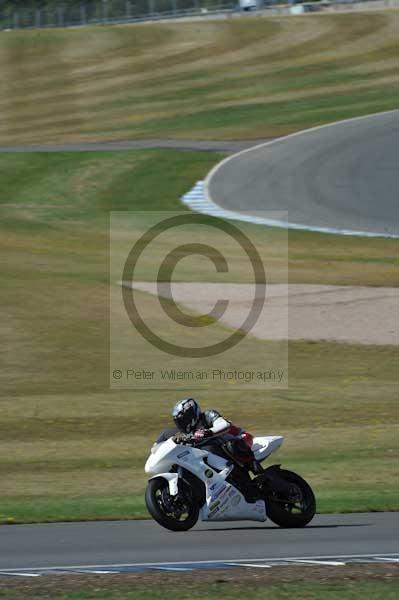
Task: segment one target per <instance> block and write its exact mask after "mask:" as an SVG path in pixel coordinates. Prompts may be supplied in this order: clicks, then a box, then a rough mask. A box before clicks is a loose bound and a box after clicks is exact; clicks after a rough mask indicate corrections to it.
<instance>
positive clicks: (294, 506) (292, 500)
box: [265, 469, 316, 527]
mask: <svg viewBox="0 0 399 600" xmlns="http://www.w3.org/2000/svg"><path fill="white" fill-rule="evenodd" d="M279 476H280V477H282V478H283V479H284V481H286V482H287V483H288V484H289V487H290V493H289V495H288V496H287V497H285V498H279V497H278V496H277V495H274V494H270V493H269V494H267V497H266V498H265V502H266V514H267V516H268V517H269V519H270V520H271V521H273V523H275V524H276V525H279V527H305V526H306V525H307V524H308V523H310V521H311V520H312V519H313V517H314V515H315V513H316V498H315V496H314V493H313V490H312V488H311V487H310V485H309V484H308V483H307V482H306V481H305V480H304V479H302V477H300V476H299V475H297V474H296V473H293V472H292V471H286V470H283V469H282V470H280V471H279Z"/></svg>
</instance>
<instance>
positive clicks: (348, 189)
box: [208, 110, 399, 235]
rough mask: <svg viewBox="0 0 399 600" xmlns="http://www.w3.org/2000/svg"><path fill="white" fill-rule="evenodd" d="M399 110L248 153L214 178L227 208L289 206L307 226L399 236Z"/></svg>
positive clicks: (291, 215) (211, 182) (215, 196)
mask: <svg viewBox="0 0 399 600" xmlns="http://www.w3.org/2000/svg"><path fill="white" fill-rule="evenodd" d="M398 156H399V111H398V110H396V111H391V112H388V113H381V114H378V115H371V116H368V117H362V118H358V119H353V120H349V121H342V122H339V123H335V124H332V125H329V126H327V127H322V128H316V129H313V130H308V131H305V132H301V133H300V134H294V135H292V136H287V137H285V138H280V139H278V140H275V141H272V142H269V143H267V144H264V145H261V146H258V147H255V148H251V149H249V150H245V151H244V152H241V153H239V154H237V155H235V156H233V157H231V158H229V159H227V160H226V161H224V162H222V163H221V164H220V165H219V166H218V167H216V169H215V170H214V171H213V173H212V174H211V176H210V178H209V179H208V191H209V195H210V198H211V199H212V201H213V202H214V203H216V204H217V205H219V206H221V207H222V208H224V209H228V210H232V211H238V212H244V213H245V212H249V213H250V212H251V211H288V220H289V222H290V223H295V224H299V225H305V226H307V227H310V228H312V227H316V228H330V229H334V230H352V231H361V232H369V233H380V234H391V235H399V202H398V191H399V162H398Z"/></svg>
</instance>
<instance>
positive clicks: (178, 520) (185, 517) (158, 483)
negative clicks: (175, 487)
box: [145, 477, 199, 531]
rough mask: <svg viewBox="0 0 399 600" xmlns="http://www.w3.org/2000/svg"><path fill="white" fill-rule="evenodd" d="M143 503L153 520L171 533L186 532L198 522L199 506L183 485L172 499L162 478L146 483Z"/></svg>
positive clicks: (166, 483) (166, 482)
mask: <svg viewBox="0 0 399 600" xmlns="http://www.w3.org/2000/svg"><path fill="white" fill-rule="evenodd" d="M183 485H184V482H183ZM145 503H146V505H147V509H148V512H149V513H150V515H151V516H152V517H153V519H155V521H156V522H157V523H159V524H160V525H162V527H165V528H166V529H170V530H171V531H188V530H189V529H191V528H192V527H194V525H195V524H196V522H197V520H198V516H199V506H198V503H197V502H196V500H195V499H194V498H193V497H192V495H191V493H190V489H189V488H188V486H186V485H185V486H184V487H183V489H182V490H181V491H180V492H179V494H178V496H177V497H176V499H174V497H173V496H170V494H169V483H168V481H167V480H166V479H163V478H162V477H156V478H155V479H150V481H149V482H148V485H147V489H146V491H145Z"/></svg>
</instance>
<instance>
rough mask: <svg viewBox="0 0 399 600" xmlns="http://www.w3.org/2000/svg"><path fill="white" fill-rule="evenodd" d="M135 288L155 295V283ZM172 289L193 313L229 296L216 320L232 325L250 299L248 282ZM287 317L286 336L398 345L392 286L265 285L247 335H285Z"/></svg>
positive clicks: (397, 300)
mask: <svg viewBox="0 0 399 600" xmlns="http://www.w3.org/2000/svg"><path fill="white" fill-rule="evenodd" d="M134 288H135V289H138V290H141V291H145V292H149V293H151V294H156V293H157V290H156V284H154V283H148V282H135V283H134ZM172 290H173V298H174V300H175V301H176V302H177V303H179V304H180V305H182V307H184V306H186V307H187V308H189V309H191V310H192V311H195V312H198V313H207V312H209V311H210V310H212V308H213V307H214V305H215V303H216V302H217V300H219V299H228V300H229V306H228V309H227V310H226V312H225V314H224V315H223V317H222V319H221V320H222V321H223V322H224V323H226V324H228V325H229V326H232V327H239V326H240V325H241V324H242V323H243V321H244V320H245V318H246V316H247V314H248V311H249V309H250V307H251V304H252V300H253V297H254V286H253V285H252V284H217V283H174V284H173V286H172ZM161 291H162V295H164V296H166V297H167V296H168V293H167V292H166V291H165V290H161ZM287 292H288V303H287ZM287 315H288V338H289V339H291V340H299V339H306V340H315V341H316V340H329V341H338V342H351V343H357V344H395V345H397V344H399V326H398V315H399V289H397V288H382V287H375V288H372V287H352V286H331V285H308V284H290V285H288V286H287V285H284V284H270V285H268V287H267V300H266V303H265V306H264V309H263V311H262V314H261V316H260V318H259V319H258V321H257V323H256V324H255V326H254V327H253V329H252V330H251V333H252V334H253V335H255V336H256V337H259V338H261V339H272V340H278V339H286V338H287Z"/></svg>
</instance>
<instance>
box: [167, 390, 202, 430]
mask: <svg viewBox="0 0 399 600" xmlns="http://www.w3.org/2000/svg"><path fill="white" fill-rule="evenodd" d="M200 415H201V409H200V407H199V404H198V402H196V401H195V400H194V398H185V399H184V400H180V401H179V402H177V403H176V404H175V406H174V408H173V411H172V416H173V420H174V422H175V424H176V427H177V428H178V429H179V430H180V431H183V432H184V433H190V432H191V431H193V430H194V428H195V426H196V424H197V423H198V420H199V418H200Z"/></svg>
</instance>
